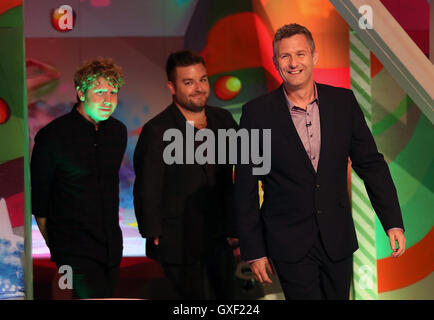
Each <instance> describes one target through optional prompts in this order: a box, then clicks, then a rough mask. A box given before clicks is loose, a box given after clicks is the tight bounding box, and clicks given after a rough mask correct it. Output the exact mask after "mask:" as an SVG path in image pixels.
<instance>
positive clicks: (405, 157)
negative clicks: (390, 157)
mask: <svg viewBox="0 0 434 320" xmlns="http://www.w3.org/2000/svg"><path fill="white" fill-rule="evenodd" d="M432 141H434V131H433V126H432V124H431V123H430V122H429V120H428V119H427V118H426V116H425V115H424V114H421V116H420V119H419V122H418V125H417V127H416V129H415V131H414V133H413V136H412V138H411V140H410V141H409V143H408V144H407V146H406V147H405V148H404V149H403V150H402V152H401V153H400V154H399V155H398V156H397V157H396V158H395V160H394V161H393V162H391V163H390V164H389V168H390V171H391V174H392V176H393V180H394V182H395V185H396V186H397V192H398V197H399V200H400V205H401V208H402V214H403V219H404V226H405V228H406V233H405V236H406V247H407V248H409V247H411V246H412V245H414V244H416V243H417V242H419V241H420V240H421V239H422V238H423V237H424V236H425V235H426V234H427V233H428V232H429V231H430V230H431V228H432V226H433V225H434V215H433V214H432V208H433V207H434V194H433V190H434V166H433V160H434V149H433V148H432ZM376 234H377V259H382V258H386V257H388V256H390V253H391V252H390V246H389V239H388V237H387V236H386V235H385V233H384V231H383V228H382V226H381V224H380V222H379V221H378V219H377V221H376Z"/></svg>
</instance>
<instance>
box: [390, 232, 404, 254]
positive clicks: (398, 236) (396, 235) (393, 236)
mask: <svg viewBox="0 0 434 320" xmlns="http://www.w3.org/2000/svg"><path fill="white" fill-rule="evenodd" d="M387 235H388V236H389V241H390V247H391V248H392V251H393V252H392V257H393V258H398V257H400V256H401V255H402V254H403V253H404V251H405V237H404V232H403V231H402V230H401V229H392V230H389V231H388V232H387ZM395 241H398V248H396V243H395Z"/></svg>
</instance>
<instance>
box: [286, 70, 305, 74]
mask: <svg viewBox="0 0 434 320" xmlns="http://www.w3.org/2000/svg"><path fill="white" fill-rule="evenodd" d="M302 71H303V70H294V71H288V73H289V74H292V75H296V74H300V73H301V72H302Z"/></svg>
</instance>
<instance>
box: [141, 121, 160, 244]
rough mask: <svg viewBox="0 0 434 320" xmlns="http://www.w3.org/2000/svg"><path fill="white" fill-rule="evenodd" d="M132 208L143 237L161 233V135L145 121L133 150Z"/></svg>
mask: <svg viewBox="0 0 434 320" xmlns="http://www.w3.org/2000/svg"><path fill="white" fill-rule="evenodd" d="M134 171H135V174H136V179H135V182H134V189H133V195H134V210H135V214H136V219H137V224H138V227H139V232H140V234H141V235H142V237H144V238H152V237H156V236H159V235H161V232H162V230H161V203H162V201H163V186H164V172H165V165H164V162H163V137H162V136H161V135H160V134H158V131H157V130H156V129H154V128H152V127H151V126H150V125H148V124H145V125H144V126H143V128H142V131H141V133H140V136H139V139H138V141H137V145H136V149H135V151H134Z"/></svg>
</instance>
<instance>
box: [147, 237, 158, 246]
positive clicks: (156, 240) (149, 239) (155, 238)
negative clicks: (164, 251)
mask: <svg viewBox="0 0 434 320" xmlns="http://www.w3.org/2000/svg"><path fill="white" fill-rule="evenodd" d="M146 241H152V242H154V244H155V245H156V246H158V244H159V243H160V237H154V238H146Z"/></svg>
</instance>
